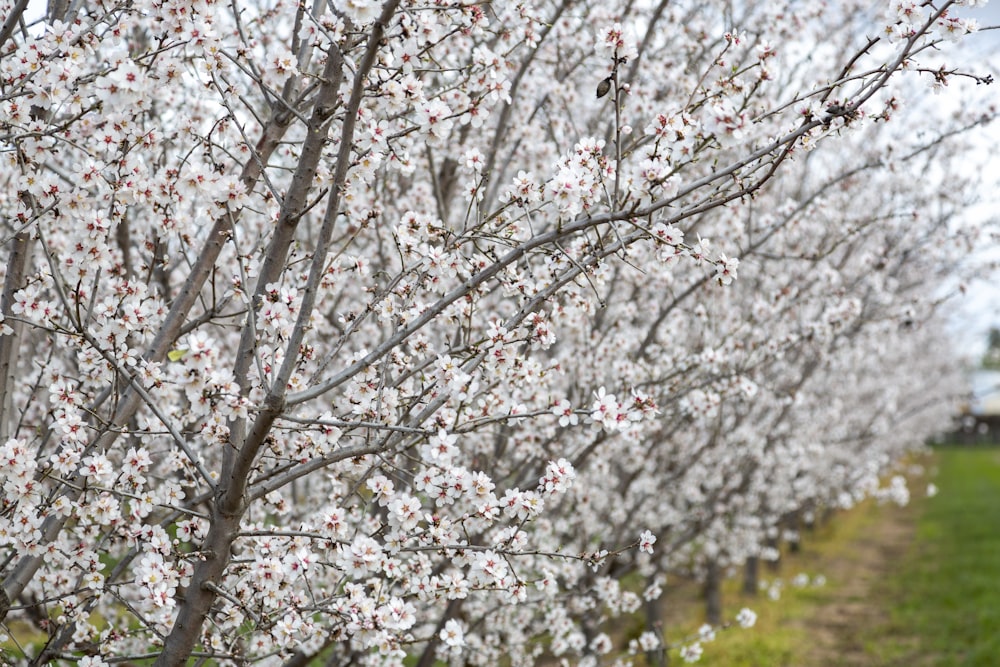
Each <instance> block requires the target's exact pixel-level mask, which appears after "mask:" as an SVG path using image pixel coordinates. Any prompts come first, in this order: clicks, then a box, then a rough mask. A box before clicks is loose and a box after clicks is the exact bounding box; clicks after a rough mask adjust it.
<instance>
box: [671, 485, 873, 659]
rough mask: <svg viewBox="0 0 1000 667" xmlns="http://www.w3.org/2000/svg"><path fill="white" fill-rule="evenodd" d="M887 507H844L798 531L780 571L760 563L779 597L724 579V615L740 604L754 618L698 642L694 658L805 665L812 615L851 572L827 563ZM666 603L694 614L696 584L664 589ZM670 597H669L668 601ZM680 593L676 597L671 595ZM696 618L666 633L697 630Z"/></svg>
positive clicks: (675, 636)
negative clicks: (798, 580) (800, 578)
mask: <svg viewBox="0 0 1000 667" xmlns="http://www.w3.org/2000/svg"><path fill="white" fill-rule="evenodd" d="M886 509H887V508H880V507H877V506H876V505H875V504H874V503H872V502H867V503H863V504H862V505H861V506H859V507H857V508H855V509H853V510H851V511H849V512H839V513H837V514H836V515H834V516H833V517H832V519H831V520H829V521H827V522H825V523H823V524H822V525H821V526H820V527H818V528H816V529H814V530H807V531H805V532H804V534H803V536H802V538H803V541H802V546H801V549H800V551H799V552H797V553H786V554H784V555H783V556H782V562H781V566H780V571H778V572H776V573H775V572H770V571H769V569H768V567H767V566H766V565H764V564H762V565H761V571H760V579H761V580H762V581H763V582H768V583H771V584H773V583H775V582H777V583H778V585H780V592H781V595H780V598H779V599H776V600H775V599H771V598H770V597H769V596H768V595H767V594H766V593H765V592H761V593H760V594H758V595H755V596H749V595H746V594H744V593H742V591H741V590H740V582H739V581H738V580H739V577H734V578H732V579H731V580H730V581H728V582H727V583H726V584H725V586H724V588H723V606H724V614H725V616H726V617H728V618H732V617H734V616H735V615H736V613H737V612H738V611H739V610H740V609H741V608H742V607H748V608H750V609H752V610H753V611H754V612H755V613H756V614H757V623H756V625H755V626H754V627H753V628H751V629H746V630H744V629H741V628H739V627H731V628H729V629H727V630H724V631H721V632H719V633H718V634H717V636H716V639H715V640H714V641H711V642H708V643H705V644H704V645H703V648H704V654H703V657H702V659H701V660H700V661H699V662H698V664H699V665H705V666H707V667H763V666H767V667H783V666H796V667H798V666H801V665H805V664H810V663H809V662H808V656H809V654H810V651H811V649H812V648H813V645H814V643H815V639H816V638H815V636H814V628H813V623H812V620H813V619H814V618H815V617H816V616H817V615H818V614H820V613H822V610H823V609H825V608H826V607H827V606H828V605H830V604H831V603H832V600H833V598H834V596H835V594H836V592H837V590H838V588H839V587H841V586H842V585H843V584H844V583H845V582H844V581H843V579H844V578H846V577H849V576H852V574H851V569H850V568H848V570H847V571H845V572H838V571H837V570H835V569H834V568H832V567H831V564H833V563H835V562H843V561H844V560H845V559H849V558H850V555H851V554H852V552H853V551H854V550H855V546H856V544H857V542H858V540H860V539H863V538H864V536H865V535H866V534H868V533H870V532H872V531H873V530H876V529H875V528H874V526H875V525H876V524H877V522H878V521H879V520H880V519H881V518H882V513H883V512H884V511H886ZM799 574H806V575H808V576H809V578H810V580H811V581H815V579H816V577H817V576H818V575H823V576H824V577H825V578H826V579H827V581H826V583H825V584H823V585H816V584H815V583H811V584H810V585H807V586H796V585H794V583H793V581H794V579H795V577H796V575H799ZM669 590H670V589H669V588H668V593H667V595H668V599H667V600H666V603H667V604H668V605H671V604H676V605H677V607H679V608H678V609H675V610H674V613H673V614H672V615H673V616H675V617H679V616H680V617H682V616H683V615H684V614H686V615H687V618H695V619H700V618H701V615H702V612H701V602H700V599H699V597H698V589H697V587H694V586H692V587H690V589H689V590H686V591H685V590H684V588H683V587H682V590H680V591H675V592H674V593H671V592H669ZM671 598H674V600H675V602H673V603H672V602H671ZM677 598H680V599H677ZM699 624H700V620H698V621H689V622H688V623H687V624H684V625H682V628H683V630H682V631H681V632H678V633H674V632H671V633H669V634H668V640H670V641H671V643H672V644H675V645H676V643H678V642H680V641H681V640H682V638H683V637H685V636H687V637H692V636H694V635H695V634H696V632H697V627H698V625H699ZM671 658H672V661H671V664H682V661H680V660H679V658H678V655H677V651H676V650H674V651H672V652H671Z"/></svg>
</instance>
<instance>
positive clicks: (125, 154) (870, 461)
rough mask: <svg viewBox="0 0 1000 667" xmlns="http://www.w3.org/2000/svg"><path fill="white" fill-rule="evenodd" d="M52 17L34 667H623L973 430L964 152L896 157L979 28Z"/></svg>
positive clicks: (13, 458) (17, 402) (14, 540)
mask: <svg viewBox="0 0 1000 667" xmlns="http://www.w3.org/2000/svg"><path fill="white" fill-rule="evenodd" d="M27 4H28V3H27V2H26V1H24V0H17V1H13V0H7V1H6V2H4V3H3V6H4V9H5V12H4V13H3V14H4V15H5V16H6V18H5V19H4V22H3V24H2V27H0V136H2V143H0V150H2V152H3V157H4V161H5V162H4V164H5V168H4V170H3V172H2V174H0V178H2V179H3V181H4V185H5V186H6V187H4V188H3V190H2V194H0V210H2V211H3V219H4V251H5V253H6V255H5V257H6V263H5V265H4V266H3V267H2V269H0V272H2V276H3V292H2V302H0V311H2V312H0V314H2V317H3V319H2V327H3V331H2V334H3V335H2V336H0V395H2V396H0V436H2V437H0V443H3V444H2V445H0V456H2V459H0V460H2V462H3V467H2V470H0V478H2V480H3V488H4V495H3V499H2V505H0V553H2V563H3V565H2V571H0V573H2V577H3V579H2V581H3V583H2V592H0V618H2V619H3V620H4V622H5V624H6V627H7V628H10V630H9V633H8V634H9V637H8V639H7V641H6V643H5V644H4V646H9V647H11V648H10V650H12V651H13V650H18V651H21V656H22V657H24V658H25V659H30V660H29V661H33V662H34V663H35V664H45V663H47V662H49V661H52V660H60V659H61V660H66V661H71V662H72V661H75V662H77V663H79V664H81V665H99V664H104V663H105V662H108V663H110V662H112V661H119V662H121V661H130V662H133V663H135V662H142V661H147V662H153V661H155V663H156V664H160V665H178V664H185V663H186V662H187V660H188V659H189V658H205V659H209V660H214V661H217V662H220V663H232V664H244V663H252V662H266V663H268V664H289V665H294V664H307V663H309V662H310V661H312V660H314V659H318V658H322V659H324V660H326V661H328V663H329V664H379V665H381V664H386V665H392V664H403V659H404V658H406V657H407V656H410V657H411V660H416V661H417V663H418V664H420V665H430V664H432V663H433V662H434V661H435V660H437V659H444V660H448V661H451V662H453V663H455V664H480V665H491V664H497V661H498V660H499V659H500V657H501V656H508V658H507V659H509V660H510V661H511V662H512V663H513V664H533V663H534V662H535V661H536V660H537V659H538V658H539V657H540V656H542V655H547V656H549V657H553V656H554V657H557V658H563V659H565V660H568V661H569V660H572V661H583V662H585V663H589V664H598V663H600V662H609V663H610V662H611V661H613V660H618V661H620V664H627V661H628V654H629V653H632V654H634V653H637V652H647V651H648V652H652V651H657V650H661V649H662V648H663V647H664V638H663V636H662V634H660V632H659V630H658V629H657V627H656V625H655V606H656V605H655V601H656V599H657V598H658V597H659V595H660V593H661V591H662V589H663V585H664V576H665V575H666V574H667V573H669V572H672V571H675V570H678V569H692V568H693V569H694V570H696V571H698V570H701V569H704V568H705V567H708V566H709V565H711V566H712V567H718V566H729V565H739V564H740V563H742V562H743V561H744V560H746V559H747V558H750V557H758V556H771V555H773V553H772V552H773V549H772V548H771V547H770V546H769V544H770V542H769V538H771V537H773V535H774V534H775V531H777V530H779V529H780V527H781V526H782V521H783V519H784V518H785V517H786V516H788V515H789V514H790V513H793V512H797V511H802V510H806V511H808V510H810V509H812V508H816V507H820V506H848V505H851V504H853V503H854V502H856V501H857V500H859V499H861V498H863V497H865V496H868V495H872V494H877V493H884V494H896V495H901V494H904V493H905V489H903V488H902V487H899V485H898V484H897V485H894V486H893V485H891V486H889V487H888V488H887V489H885V488H881V487H880V481H879V480H880V475H882V474H883V473H884V472H885V471H886V470H887V469H888V466H889V465H890V464H891V463H892V461H894V460H896V459H897V458H898V457H899V455H900V454H901V453H902V452H903V451H905V450H906V449H907V448H908V447H910V446H912V445H913V444H914V443H916V442H918V441H919V438H921V437H923V436H924V435H926V434H927V433H928V432H930V431H931V430H932V429H933V428H934V427H935V426H936V425H938V424H939V423H940V418H941V416H942V414H946V413H947V410H948V404H947V403H946V401H944V399H945V398H946V397H947V396H949V395H950V394H952V393H953V389H954V387H953V385H951V384H949V382H950V380H949V378H950V377H951V374H950V373H951V371H950V370H949V368H948V366H947V363H946V360H945V358H944V355H940V354H936V353H932V352H931V351H932V350H935V349H937V346H939V345H940V341H941V334H940V329H939V317H938V315H937V306H938V304H939V301H940V299H941V294H940V293H939V292H937V291H935V290H933V289H931V288H929V287H928V285H930V284H932V282H933V281H935V280H938V279H940V278H941V276H943V275H946V274H948V273H949V272H950V271H952V270H953V269H954V266H955V264H956V262H957V260H958V259H959V258H960V257H961V256H962V255H963V252H964V250H965V248H964V247H963V245H962V244H964V243H974V242H975V236H974V233H975V232H974V230H971V229H968V228H962V229H957V228H956V227H955V225H954V224H953V216H954V213H955V212H956V211H958V210H959V209H960V208H961V205H962V202H961V201H959V200H958V193H960V192H962V186H963V185H964V184H966V181H968V180H969V179H970V176H969V175H967V174H964V173H963V172H962V171H961V170H960V169H959V168H958V167H955V166H954V165H953V160H954V159H955V158H954V151H955V150H956V149H955V145H956V142H957V141H959V140H960V139H961V137H963V136H965V134H966V132H967V131H968V130H970V129H971V128H973V127H974V126H975V125H976V124H977V123H979V122H981V121H982V120H983V119H982V118H980V117H979V116H976V115H970V116H969V117H956V118H951V119H948V120H946V121H945V120H942V121H941V122H940V123H938V124H937V125H935V126H931V127H927V128H926V129H927V132H926V133H924V134H920V135H917V134H915V133H914V131H913V126H912V124H911V123H912V120H909V121H907V122H906V123H902V124H900V123H899V121H898V120H893V116H895V115H897V112H898V113H905V109H904V110H899V109H898V107H899V106H900V94H901V93H900V90H901V88H900V86H906V85H914V84H915V85H918V86H926V85H928V83H931V84H933V85H936V86H942V85H944V84H946V83H947V82H948V81H949V80H952V79H954V78H956V77H958V78H961V77H966V78H970V77H971V78H975V77H974V76H972V75H965V74H962V73H961V72H958V71H956V70H954V69H950V68H946V67H944V66H940V65H939V63H937V61H936V60H934V57H933V53H932V49H936V48H937V45H938V44H939V43H940V42H941V41H944V40H952V39H955V38H957V37H959V36H961V35H963V34H965V33H966V32H968V31H969V30H971V29H972V28H973V27H974V25H973V24H971V23H970V22H968V21H966V20H963V19H959V18H956V17H955V16H954V13H953V5H955V4H960V3H956V2H950V1H948V0H945V1H943V2H939V3H933V2H926V3H917V2H910V1H907V0H896V1H894V2H891V3H886V6H885V7H884V11H882V12H881V14H878V15H876V14H873V13H871V12H870V10H869V9H868V8H867V5H865V4H863V3H854V2H845V3H838V4H837V6H835V7H826V6H822V5H819V6H814V5H811V4H802V3H797V2H782V3H773V2H760V3H757V2H746V3H737V5H733V3H727V2H704V1H699V2H693V1H686V0H681V1H675V2H668V1H667V0H663V1H662V2H651V3H645V2H644V3H620V4H615V3H607V2H591V1H589V0H579V1H573V0H556V1H551V2H550V1H543V2H535V3H516V2H494V3H479V2H463V1H459V2H414V1H411V0H386V2H384V3H381V4H380V3H377V2H374V1H373V0H334V1H333V2H326V1H325V0H317V1H316V2H313V3H289V2H284V1H283V0H275V1H273V2H268V1H261V2H250V3H233V4H232V5H224V4H222V3H219V2H217V1H214V0H195V1H193V2H192V1H190V0H141V1H136V2H127V3H125V2H122V3H114V2H108V3H91V4H86V3H84V4H80V3H69V2H59V1H54V2H50V3H49V7H48V16H47V17H46V19H45V20H44V21H41V22H39V23H37V24H34V25H28V24H27V23H26V21H25V20H24V11H25V8H26V6H27ZM897 81H898V82H899V83H897ZM977 81H985V79H977ZM945 147H950V152H949V150H944V148H945ZM952 168H954V171H951V172H949V171H948V170H949V169H952ZM914 173H920V174H923V176H922V177H921V179H920V181H916V180H914V178H913V177H912V174H914ZM738 273H739V278H738V279H737V274H738ZM932 374H933V376H934V377H935V378H937V381H936V383H933V385H932V386H927V383H926V382H925V379H926V378H927V377H928V376H929V375H932ZM626 574H637V575H638V576H637V577H636V576H632V577H630V578H629V580H630V581H633V582H634V581H641V582H643V583H642V584H641V585H640V586H639V587H638V588H636V589H634V590H633V589H632V588H630V587H629V586H626V585H624V584H623V577H624V576H625V575H626ZM644 603H645V604H646V605H647V617H648V620H649V623H650V627H649V631H648V632H646V633H644V634H642V636H640V637H638V638H634V640H633V641H632V642H631V643H629V642H628V641H627V640H628V639H629V638H625V639H623V638H622V637H621V636H620V633H616V632H615V631H614V630H613V624H612V623H611V622H610V620H609V619H613V618H614V617H616V616H619V615H622V614H629V613H632V612H635V611H637V610H638V609H639V608H640V607H641V606H642V605H643V604H644ZM15 621H16V623H15ZM740 622H741V623H744V624H750V623H752V614H751V613H750V612H748V611H747V612H744V613H742V614H741V616H740ZM24 627H30V628H31V630H30V631H23V628H24ZM18 628H22V631H18V630H17V629H18ZM39 636H42V637H44V639H39ZM26 638H28V639H30V641H31V642H32V645H31V646H23V647H20V648H18V647H17V646H16V645H17V644H18V643H19V642H22V641H25V639H26ZM5 650H6V649H5ZM699 653H700V647H698V646H697V645H693V644H692V645H690V646H687V647H685V656H688V657H694V656H697V655H698V654H699Z"/></svg>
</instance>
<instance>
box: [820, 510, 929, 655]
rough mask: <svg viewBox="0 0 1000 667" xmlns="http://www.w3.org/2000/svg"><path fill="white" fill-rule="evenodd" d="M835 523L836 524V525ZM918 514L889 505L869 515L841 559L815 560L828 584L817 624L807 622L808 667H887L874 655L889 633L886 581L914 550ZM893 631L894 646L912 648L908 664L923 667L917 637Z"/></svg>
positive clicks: (827, 555) (828, 555)
mask: <svg viewBox="0 0 1000 667" xmlns="http://www.w3.org/2000/svg"><path fill="white" fill-rule="evenodd" d="M834 520H836V519H834ZM915 527H916V510H915V508H913V506H912V505H910V506H907V507H897V506H895V505H886V506H883V507H880V508H877V510H875V511H873V512H872V513H871V518H870V519H869V523H868V524H867V525H865V526H864V527H863V528H862V529H861V530H859V531H858V533H857V535H856V536H855V537H854V539H852V540H850V543H849V544H848V545H847V546H846V548H844V549H843V550H842V551H841V550H838V553H820V554H814V555H813V557H814V559H815V566H812V567H815V571H816V572H821V573H823V574H824V575H825V576H826V578H827V580H828V582H829V584H828V586H829V589H828V591H827V594H828V596H829V599H828V602H827V603H826V604H824V605H822V606H821V607H819V608H818V609H817V614H816V616H815V617H814V618H810V619H805V620H803V623H804V624H805V625H806V628H805V630H806V632H807V634H808V636H809V638H810V650H809V654H808V655H807V656H806V657H805V660H804V661H803V664H804V665H813V666H815V667H875V666H876V665H877V666H878V667H886V663H885V662H884V659H882V658H880V657H878V653H879V651H878V650H877V649H876V650H874V651H873V650H872V649H873V646H874V645H875V644H877V643H878V641H879V632H880V631H882V630H886V631H888V628H889V627H890V621H889V619H888V618H887V613H888V612H887V608H888V606H889V604H891V591H889V590H887V588H888V586H887V583H886V579H887V577H888V575H890V574H891V573H892V572H894V571H895V569H896V568H897V567H898V566H899V565H900V564H901V563H902V562H904V560H905V558H906V556H907V553H908V551H909V550H910V548H911V547H912V545H913V539H914V533H915ZM898 632H899V630H898V628H894V629H893V630H892V643H893V644H894V645H895V646H896V647H899V646H901V645H902V646H909V645H912V646H913V651H912V652H911V651H906V653H911V655H910V656H908V657H907V659H906V661H905V662H904V663H900V664H906V665H909V666H911V667H912V666H914V665H916V664H919V660H915V658H917V656H918V655H919V648H918V645H917V638H916V637H905V636H899V634H898Z"/></svg>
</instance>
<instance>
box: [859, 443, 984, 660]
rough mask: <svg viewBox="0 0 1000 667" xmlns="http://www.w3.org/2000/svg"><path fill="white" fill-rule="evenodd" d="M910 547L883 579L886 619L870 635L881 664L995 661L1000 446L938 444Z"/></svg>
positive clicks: (870, 644) (871, 647)
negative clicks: (930, 487)
mask: <svg viewBox="0 0 1000 667" xmlns="http://www.w3.org/2000/svg"><path fill="white" fill-rule="evenodd" d="M936 460H937V465H938V467H939V472H938V475H937V477H936V479H935V484H936V485H937V486H938V487H939V488H940V490H941V493H940V494H939V495H937V496H936V497H934V498H926V499H921V500H919V501H918V502H919V504H920V508H919V509H920V513H919V519H918V523H917V529H916V539H915V542H914V545H913V548H912V550H911V552H910V554H909V555H908V557H907V558H906V559H905V561H904V563H903V564H902V566H901V567H900V568H899V569H898V571H897V573H896V574H895V575H894V576H893V577H892V578H891V579H890V580H889V581H888V582H887V584H886V587H885V589H886V595H887V596H888V597H889V598H890V599H891V600H892V602H891V604H890V608H889V614H888V621H887V622H886V624H885V625H884V627H881V628H876V630H875V631H873V632H872V633H871V636H870V637H868V645H869V646H870V650H871V651H872V652H873V653H874V654H876V655H877V656H879V658H880V662H879V663H878V664H884V665H895V664H898V665H907V666H911V665H934V666H935V667H937V666H941V667H954V666H958V665H961V666H963V667H972V666H977V665H982V666H983V667H986V666H993V665H997V664H998V660H1000V632H998V628H1000V449H997V448H995V447H991V448H968V447H963V448H958V447H949V448H942V449H939V450H938V452H937V455H936Z"/></svg>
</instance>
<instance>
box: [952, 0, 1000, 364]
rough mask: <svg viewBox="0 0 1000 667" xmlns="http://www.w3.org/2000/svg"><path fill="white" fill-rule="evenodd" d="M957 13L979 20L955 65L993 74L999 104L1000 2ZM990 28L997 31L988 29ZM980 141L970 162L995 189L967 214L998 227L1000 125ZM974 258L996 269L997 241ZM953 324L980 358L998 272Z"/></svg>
mask: <svg viewBox="0 0 1000 667" xmlns="http://www.w3.org/2000/svg"><path fill="white" fill-rule="evenodd" d="M958 14H959V15H960V16H968V17H972V18H975V19H977V20H978V21H979V24H980V26H981V30H980V32H978V33H976V34H974V35H969V36H967V37H966V38H965V39H964V40H963V43H962V45H961V49H960V51H959V52H958V53H956V54H955V57H954V62H956V63H962V64H968V66H970V67H972V68H973V69H975V71H976V73H977V74H983V73H987V72H991V73H992V74H993V77H994V79H996V80H997V82H996V83H994V84H992V86H990V87H989V88H988V89H986V90H985V91H984V92H985V93H986V94H987V95H988V99H990V100H992V101H993V102H994V103H996V104H998V105H1000V0H994V1H993V2H990V3H989V4H987V5H986V6H985V7H961V8H959V11H958ZM991 26H993V27H996V29H993V30H991V29H989V28H990V27H991ZM959 101H961V100H959ZM949 102H951V103H953V102H954V100H950V101H949V100H942V103H949ZM978 143H979V145H980V146H981V147H982V150H983V155H982V156H971V159H972V160H975V161H977V162H985V164H986V169H985V174H986V176H987V178H988V180H991V181H992V182H993V183H994V184H996V185H997V187H996V188H987V190H988V192H984V193H982V195H983V202H982V204H980V205H979V206H977V207H976V208H974V209H973V210H971V211H969V212H968V215H969V216H970V218H971V219H975V220H987V221H989V220H993V221H994V223H995V224H997V226H998V227H1000V156H998V155H997V152H998V151H997V148H998V147H1000V122H994V123H993V124H992V125H990V126H988V127H986V128H984V129H983V130H982V140H981V141H979V142H978ZM977 259H982V260H985V261H988V262H994V263H996V264H997V265H998V266H1000V238H994V239H993V243H988V244H985V247H984V248H982V249H981V251H980V255H979V258H977ZM951 324H952V326H951V328H952V336H953V338H954V345H955V349H956V351H958V352H959V353H960V354H963V355H967V356H969V357H970V358H972V359H973V360H978V359H979V357H981V356H982V353H983V351H985V349H986V340H987V333H988V331H989V329H990V327H992V326H996V327H1000V272H998V271H994V272H993V273H992V274H990V273H988V272H986V271H983V272H982V273H981V274H980V275H979V277H978V279H977V280H973V281H970V282H969V283H968V284H967V290H966V294H965V296H964V298H962V299H961V301H960V302H958V303H956V304H955V310H954V313H953V315H952V318H951Z"/></svg>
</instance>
